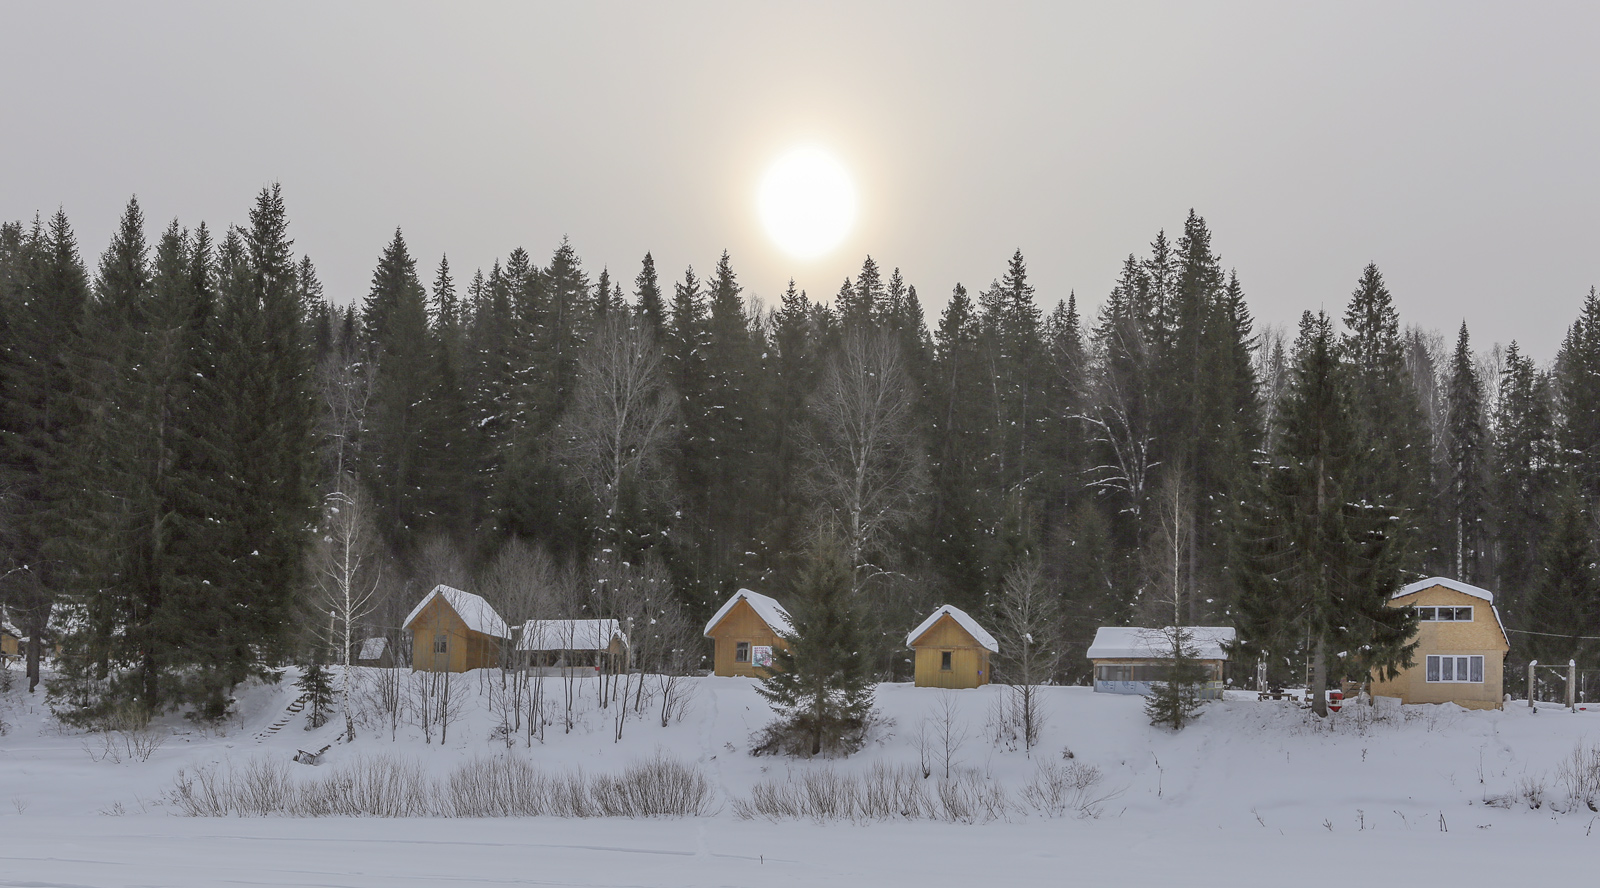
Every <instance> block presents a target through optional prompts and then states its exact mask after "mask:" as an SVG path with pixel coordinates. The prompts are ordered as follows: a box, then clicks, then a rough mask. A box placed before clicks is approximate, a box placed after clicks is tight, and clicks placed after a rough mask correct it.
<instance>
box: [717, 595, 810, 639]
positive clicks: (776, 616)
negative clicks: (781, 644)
mask: <svg viewBox="0 0 1600 888" xmlns="http://www.w3.org/2000/svg"><path fill="white" fill-rule="evenodd" d="M741 601H743V602H744V603H745V604H748V605H750V608H751V609H752V610H754V611H755V612H756V616H758V617H760V618H761V620H762V622H764V623H766V624H767V627H768V628H769V629H771V630H772V631H773V632H776V633H777V634H779V635H792V634H794V623H792V622H790V620H789V612H788V611H786V610H784V609H783V605H781V604H779V603H778V602H777V601H776V600H774V599H771V598H768V597H767V596H765V595H762V594H761V593H760V592H751V591H750V590H749V589H740V590H739V591H738V592H735V593H734V594H733V597H732V598H730V599H728V602H727V603H726V604H724V605H723V606H722V607H721V608H720V609H719V610H718V611H717V613H716V615H715V616H713V617H712V618H711V619H710V620H709V621H708V622H707V623H706V631H705V633H704V635H705V636H706V637H707V638H710V637H711V630H712V629H714V628H716V625H717V624H718V623H720V622H722V618H723V617H726V616H727V615H728V612H729V611H731V610H733V609H734V607H735V606H736V605H738V603H739V602H741Z"/></svg>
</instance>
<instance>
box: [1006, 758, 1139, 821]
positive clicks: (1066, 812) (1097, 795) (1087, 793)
mask: <svg viewBox="0 0 1600 888" xmlns="http://www.w3.org/2000/svg"><path fill="white" fill-rule="evenodd" d="M1104 779H1105V774H1104V773H1103V772H1101V770H1100V769H1099V768H1096V767H1094V766H1093V765H1085V764H1083V763H1081V762H1077V761H1068V762H1066V763H1064V764H1056V763H1054V762H1042V763H1040V765H1039V766H1038V768H1036V769H1035V770H1034V772H1033V779H1032V780H1031V781H1029V782H1028V784H1027V785H1026V786H1024V787H1023V788H1022V798H1023V800H1024V801H1026V802H1027V803H1028V804H1029V805H1030V806H1032V808H1033V809H1034V810H1035V811H1037V812H1039V813H1040V814H1043V815H1045V816H1046V817H1079V818H1085V817H1087V818H1097V817H1099V816H1100V814H1101V812H1102V811H1103V810H1104V806H1105V803H1106V802H1107V801H1109V800H1111V799H1113V798H1116V797H1117V796H1118V795H1119V794H1120V793H1119V792H1116V791H1113V792H1105V791H1103V790H1102V789H1101V788H1100V784H1101V782H1102V781H1103V780H1104Z"/></svg>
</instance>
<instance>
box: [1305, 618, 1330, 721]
mask: <svg viewBox="0 0 1600 888" xmlns="http://www.w3.org/2000/svg"><path fill="white" fill-rule="evenodd" d="M1306 690H1307V691H1308V692H1309V693H1310V694H1311V711H1312V712H1315V713H1316V714H1317V716H1318V717H1319V718H1327V717H1328V642H1327V639H1325V638H1323V637H1322V635H1321V634H1320V633H1319V634H1318V635H1317V643H1316V644H1314V645H1312V647H1311V686H1310V687H1309V688H1307V689H1306Z"/></svg>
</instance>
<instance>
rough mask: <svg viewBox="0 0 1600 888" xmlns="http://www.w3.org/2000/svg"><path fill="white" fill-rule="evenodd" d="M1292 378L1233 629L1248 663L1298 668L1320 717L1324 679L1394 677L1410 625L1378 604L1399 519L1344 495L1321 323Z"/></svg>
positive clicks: (1353, 443)
mask: <svg viewBox="0 0 1600 888" xmlns="http://www.w3.org/2000/svg"><path fill="white" fill-rule="evenodd" d="M1292 373H1293V377H1292V382H1291V384H1290V387H1289V390H1288V392H1287V393H1286V394H1285V396H1284V402H1283V404H1282V405H1280V408H1279V412H1278V416H1279V424H1280V426H1281V432H1280V437H1279V444H1278V447H1277V449H1276V450H1275V452H1274V453H1273V454H1272V460H1271V464H1270V465H1269V466H1268V468H1267V472H1266V477H1265V479H1264V481H1263V483H1262V489H1261V491H1260V493H1259V494H1258V495H1257V496H1256V497H1254V498H1253V499H1254V502H1253V504H1252V508H1251V512H1252V514H1251V516H1250V517H1251V518H1252V519H1253V521H1252V527H1251V532H1250V533H1249V535H1248V537H1247V541H1246V551H1245V553H1244V559H1243V561H1242V564H1241V570H1240V574H1241V586H1242V591H1241V595H1240V599H1239V612H1240V617H1241V620H1240V629H1241V634H1242V636H1243V643H1244V650H1246V651H1248V652H1250V653H1253V654H1255V655H1256V656H1260V657H1267V656H1270V657H1271V662H1274V663H1280V662H1283V661H1284V660H1291V662H1292V658H1296V657H1304V658H1306V659H1308V660H1309V664H1308V665H1309V671H1310V682H1309V689H1310V692H1311V696H1312V706H1313V708H1314V709H1315V710H1316V712H1317V714H1318V715H1326V714H1327V700H1326V695H1325V691H1326V690H1327V688H1328V687H1329V684H1330V681H1333V680H1337V679H1339V678H1351V679H1364V678H1365V677H1366V676H1367V675H1368V674H1369V673H1371V672H1373V671H1378V672H1380V673H1382V674H1384V675H1387V676H1389V677H1393V676H1394V675H1395V674H1397V673H1398V670H1399V669H1400V668H1402V667H1405V666H1409V665H1410V664H1411V657H1412V652H1413V651H1414V650H1415V648H1416V640H1415V630H1416V618H1415V615H1414V614H1413V613H1412V612H1411V611H1410V610H1409V609H1402V608H1391V607H1389V606H1388V602H1389V599H1390V597H1391V596H1392V595H1393V593H1394V592H1395V590H1397V589H1398V588H1399V587H1400V565H1399V551H1398V546H1397V531H1396V529H1395V526H1396V524H1397V519H1398V516H1397V515H1396V514H1395V513H1394V512H1393V511H1392V510H1389V509H1384V508H1381V507H1379V506H1376V505H1373V504H1371V503H1363V502H1360V501H1359V500H1357V498H1356V496H1355V495H1354V488H1356V487H1357V485H1359V484H1360V477H1359V474H1358V467H1359V463H1360V461H1361V459H1362V458H1363V454H1362V452H1361V450H1360V444H1359V442H1358V441H1357V440H1356V438H1355V435H1354V433H1353V432H1354V427H1355V418H1354V415H1353V414H1354V408H1353V405H1352V403H1351V398H1352V386H1351V384H1350V382H1349V377H1348V375H1347V374H1348V373H1349V370H1347V368H1346V367H1344V366H1343V365H1341V363H1340V361H1339V359H1338V351H1337V347H1336V344H1335V341H1334V334H1333V324H1332V322H1331V321H1330V320H1329V318H1328V317H1327V315H1325V314H1321V313H1318V314H1316V315H1312V314H1311V313H1310V312H1306V314H1305V315H1304V316H1303V317H1302V319H1301V322H1300V335H1299V338H1298V340H1297V341H1296V343H1295V354H1294V368H1293V371H1292ZM1302 645H1304V646H1302Z"/></svg>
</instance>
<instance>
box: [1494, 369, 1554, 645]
mask: <svg viewBox="0 0 1600 888" xmlns="http://www.w3.org/2000/svg"><path fill="white" fill-rule="evenodd" d="M1551 401H1552V394H1551V385H1550V381H1549V378H1548V377H1547V376H1546V375H1545V374H1544V373H1541V372H1540V371H1539V370H1538V369H1537V368H1535V367H1534V365H1533V361H1532V359H1530V358H1528V357H1527V356H1525V355H1523V354H1522V351H1521V349H1520V348H1518V346H1517V343H1515V342H1512V343H1511V345H1510V347H1509V348H1507V349H1506V357H1505V369H1504V370H1503V371H1501V374H1500V386H1499V400H1498V403H1497V404H1496V406H1495V421H1494V425H1495V438H1494V472H1493V475H1494V479H1495V480H1494V500H1495V508H1494V512H1495V520H1494V526H1495V528H1496V531H1497V536H1498V538H1499V544H1498V547H1497V548H1498V554H1497V556H1496V558H1495V563H1496V565H1497V578H1496V585H1497V588H1498V589H1499V590H1500V600H1501V610H1502V612H1503V613H1504V614H1505V616H1506V618H1507V619H1508V620H1509V621H1511V622H1512V624H1513V625H1525V624H1524V622H1523V621H1524V617H1525V615H1524V614H1523V613H1522V610H1523V608H1522V605H1523V602H1524V601H1525V600H1526V598H1527V597H1528V595H1529V593H1531V591H1532V589H1533V587H1534V585H1535V582H1536V580H1537V569H1538V565H1539V544H1540V541H1541V540H1543V539H1544V538H1545V536H1546V535H1547V534H1548V532H1549V531H1548V525H1549V509H1548V503H1549V502H1550V499H1551V496H1552V491H1553V489H1554V486H1555V472H1556V466H1557V463H1558V458H1557V456H1558V455H1557V452H1556V441H1555V426H1554V414H1553V412H1552V411H1553V408H1552V403H1551Z"/></svg>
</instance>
